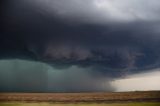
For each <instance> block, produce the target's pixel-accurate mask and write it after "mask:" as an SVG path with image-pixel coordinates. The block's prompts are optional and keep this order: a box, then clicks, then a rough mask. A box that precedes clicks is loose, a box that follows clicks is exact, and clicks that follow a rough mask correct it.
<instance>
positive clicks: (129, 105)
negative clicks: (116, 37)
mask: <svg viewBox="0 0 160 106" xmlns="http://www.w3.org/2000/svg"><path fill="white" fill-rule="evenodd" d="M0 106H160V103H137V102H135V103H102V104H96V103H90V104H87V103H78V104H56V103H0Z"/></svg>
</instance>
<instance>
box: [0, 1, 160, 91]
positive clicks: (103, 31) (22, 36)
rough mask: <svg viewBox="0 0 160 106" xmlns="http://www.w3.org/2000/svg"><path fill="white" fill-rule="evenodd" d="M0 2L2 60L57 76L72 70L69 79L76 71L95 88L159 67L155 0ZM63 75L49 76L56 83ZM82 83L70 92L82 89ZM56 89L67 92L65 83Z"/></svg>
mask: <svg viewBox="0 0 160 106" xmlns="http://www.w3.org/2000/svg"><path fill="white" fill-rule="evenodd" d="M1 4H2V7H1V11H0V16H1V17H0V19H1V20H0V22H1V25H0V27H1V30H0V37H1V39H0V50H1V52H0V57H1V59H3V60H4V59H17V58H18V59H25V60H26V59H27V60H32V61H39V62H43V63H45V64H48V65H50V66H51V67H53V68H55V69H57V72H59V71H58V70H63V71H64V70H72V71H69V72H70V73H72V75H73V76H76V73H77V75H78V73H79V74H80V75H81V76H84V77H88V81H89V82H96V84H98V85H96V84H93V85H92V83H91V84H89V85H90V86H94V87H95V88H96V87H97V86H101V83H100V82H103V81H102V80H101V79H103V78H107V81H109V80H110V79H111V80H112V79H114V78H119V77H120V78H121V77H125V76H127V75H130V74H134V73H140V72H148V71H151V70H152V69H155V68H159V66H160V55H159V54H160V49H159V46H160V43H159V42H160V36H159V34H160V30H159V28H160V19H159V17H160V13H159V12H160V1H158V0H152V1H151V0H85V1H84V0H67V1H66V0H12V1H9V0H5V1H2V3H1ZM75 67H76V68H75ZM77 67H79V68H80V69H79V68H77ZM73 68H74V70H75V71H73ZM76 70H78V71H76ZM81 70H83V71H81ZM84 70H87V71H86V72H87V73H84V72H85V71H84ZM88 70H90V71H88ZM64 72H65V71H64ZM66 72H67V71H66ZM81 72H82V73H81ZM65 76H66V77H67V73H66V74H61V75H60V76H58V77H56V76H53V78H55V80H54V81H55V83H56V82H57V83H60V82H59V80H61V78H63V77H65ZM68 77H71V78H72V76H68ZM59 78H60V79H59ZM58 79H59V80H58ZM50 81H53V80H52V79H51V80H50ZM69 82H72V81H69ZM77 82H78V81H77ZM77 82H76V83H77ZM79 83H80V82H79ZM83 84H84V85H86V84H85V83H84V81H82V85H79V86H81V87H74V89H72V90H73V91H74V90H76V91H78V90H77V89H78V88H80V89H79V91H81V90H83V91H84V89H85V87H84V86H83ZM99 84H100V85H99ZM63 85H64V86H63ZM73 85H76V84H75V82H73ZM60 86H61V87H62V88H64V89H65V88H66V89H68V90H69V89H70V87H68V88H67V86H66V84H65V82H64V83H63V84H62V85H60ZM68 86H71V85H70V84H68ZM51 87H52V86H51ZM90 88H91V87H89V88H88V87H86V90H89V89H90ZM92 88H93V87H92ZM111 88H112V87H111ZM58 89H60V88H58ZM64 89H63V90H64ZM96 89H97V90H100V89H101V87H99V88H96ZM91 90H92V89H91ZM101 90H102V91H103V90H104V89H101ZM106 90H108V89H106ZM66 91H67V90H66Z"/></svg>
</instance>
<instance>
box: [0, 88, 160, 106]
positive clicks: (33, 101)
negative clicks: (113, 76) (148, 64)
mask: <svg viewBox="0 0 160 106" xmlns="http://www.w3.org/2000/svg"><path fill="white" fill-rule="evenodd" d="M75 105H76V106H160V91H146V92H119V93H0V106H75Z"/></svg>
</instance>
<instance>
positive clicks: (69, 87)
mask: <svg viewBox="0 0 160 106" xmlns="http://www.w3.org/2000/svg"><path fill="white" fill-rule="evenodd" d="M0 66H1V70H0V92H95V91H114V88H113V87H112V86H111V84H110V81H111V79H109V78H106V77H104V76H103V77H102V76H96V77H95V75H94V74H93V72H92V71H91V68H80V67H77V66H72V67H70V68H66V69H57V68H54V67H51V66H49V65H47V64H45V63H40V62H33V61H26V60H18V59H17V60H1V61H0Z"/></svg>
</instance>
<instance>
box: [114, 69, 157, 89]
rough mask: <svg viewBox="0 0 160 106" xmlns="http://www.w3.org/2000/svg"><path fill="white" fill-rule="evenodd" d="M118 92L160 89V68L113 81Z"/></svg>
mask: <svg viewBox="0 0 160 106" xmlns="http://www.w3.org/2000/svg"><path fill="white" fill-rule="evenodd" d="M111 84H112V86H113V87H115V88H116V92H124V91H150V90H160V69H158V70H155V71H153V72H147V73H140V74H134V75H130V76H127V77H126V78H124V79H117V80H114V81H112V82H111Z"/></svg>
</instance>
